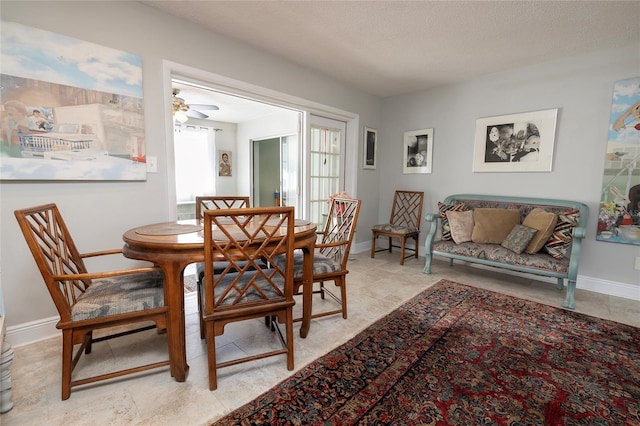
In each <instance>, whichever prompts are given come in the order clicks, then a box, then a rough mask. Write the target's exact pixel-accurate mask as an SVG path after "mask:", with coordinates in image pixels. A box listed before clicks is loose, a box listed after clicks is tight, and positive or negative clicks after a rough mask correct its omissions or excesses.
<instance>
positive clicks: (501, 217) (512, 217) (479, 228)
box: [471, 208, 520, 244]
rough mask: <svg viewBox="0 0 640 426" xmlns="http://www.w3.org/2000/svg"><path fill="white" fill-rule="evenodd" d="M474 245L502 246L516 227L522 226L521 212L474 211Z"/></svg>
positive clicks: (489, 209)
mask: <svg viewBox="0 0 640 426" xmlns="http://www.w3.org/2000/svg"><path fill="white" fill-rule="evenodd" d="M473 221H474V226H473V233H472V234H471V241H473V242H474V243H480V244H484V243H489V244H500V243H502V241H504V239H505V238H507V235H509V232H511V230H512V229H513V227H514V226H516V225H518V224H520V210H513V209H496V208H477V209H474V210H473Z"/></svg>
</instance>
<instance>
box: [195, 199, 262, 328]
mask: <svg viewBox="0 0 640 426" xmlns="http://www.w3.org/2000/svg"><path fill="white" fill-rule="evenodd" d="M250 207H251V201H250V200H249V197H245V196H241V195H200V196H197V197H196V220H197V221H198V222H203V221H204V212H205V211H206V210H220V209H222V210H229V209H247V208H250ZM245 264H246V262H238V265H240V266H243V265H245ZM259 265H260V266H262V267H265V265H264V263H262V264H259ZM227 266H228V263H227V262H216V264H215V269H216V271H217V272H218V273H219V272H221V271H223V270H224V269H225V268H226V267H227ZM203 279H204V262H198V263H196V289H197V293H198V306H201V294H200V284H201V282H202V280H203ZM200 338H202V339H204V324H202V323H200Z"/></svg>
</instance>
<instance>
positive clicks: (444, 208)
mask: <svg viewBox="0 0 640 426" xmlns="http://www.w3.org/2000/svg"><path fill="white" fill-rule="evenodd" d="M438 210H439V211H440V218H441V219H442V221H441V223H442V239H443V240H447V241H451V240H452V239H453V237H451V228H450V227H449V219H447V212H448V211H455V212H463V211H467V210H469V208H468V207H467V205H466V204H454V205H448V204H444V203H441V202H438Z"/></svg>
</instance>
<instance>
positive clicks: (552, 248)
mask: <svg viewBox="0 0 640 426" xmlns="http://www.w3.org/2000/svg"><path fill="white" fill-rule="evenodd" d="M579 218H580V210H572V211H570V212H567V213H561V214H558V223H557V224H556V228H555V229H554V230H553V234H551V237H549V240H548V241H547V243H546V244H545V245H544V250H545V251H546V252H547V253H549V254H550V255H551V256H553V257H554V258H556V259H562V258H563V257H564V256H565V255H566V254H567V252H568V251H569V246H570V245H571V243H572V242H573V228H575V227H576V226H577V225H578V219H579Z"/></svg>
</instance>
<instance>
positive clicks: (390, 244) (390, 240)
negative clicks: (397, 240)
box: [389, 237, 393, 253]
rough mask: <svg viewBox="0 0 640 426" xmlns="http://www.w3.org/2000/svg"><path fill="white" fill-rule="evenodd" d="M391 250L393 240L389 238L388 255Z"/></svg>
mask: <svg viewBox="0 0 640 426" xmlns="http://www.w3.org/2000/svg"><path fill="white" fill-rule="evenodd" d="M392 248H393V239H392V238H391V237H389V253H391V249H392Z"/></svg>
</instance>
